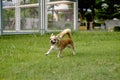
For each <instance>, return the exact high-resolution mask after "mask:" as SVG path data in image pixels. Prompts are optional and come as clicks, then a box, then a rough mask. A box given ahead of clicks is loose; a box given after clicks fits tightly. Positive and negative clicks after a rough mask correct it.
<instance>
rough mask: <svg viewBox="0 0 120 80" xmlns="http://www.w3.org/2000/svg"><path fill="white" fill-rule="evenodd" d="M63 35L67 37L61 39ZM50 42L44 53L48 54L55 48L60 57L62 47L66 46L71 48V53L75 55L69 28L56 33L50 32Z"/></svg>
mask: <svg viewBox="0 0 120 80" xmlns="http://www.w3.org/2000/svg"><path fill="white" fill-rule="evenodd" d="M65 35H68V38H65V39H62V38H63V37H64V36H65ZM50 43H51V47H50V49H49V50H48V52H47V53H45V54H46V55H48V54H50V53H51V51H52V50H54V49H56V48H57V49H58V51H59V52H58V55H57V57H58V58H60V57H62V55H61V53H62V51H63V49H64V48H66V47H69V48H71V49H72V52H73V55H75V48H74V44H73V41H72V37H71V29H64V30H63V31H62V32H61V33H59V34H58V35H54V34H53V33H52V34H51V36H50Z"/></svg>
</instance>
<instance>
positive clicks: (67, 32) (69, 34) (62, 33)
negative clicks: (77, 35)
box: [59, 29, 72, 39]
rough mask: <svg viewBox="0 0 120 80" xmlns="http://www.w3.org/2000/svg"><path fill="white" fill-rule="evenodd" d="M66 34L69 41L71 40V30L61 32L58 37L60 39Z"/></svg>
mask: <svg viewBox="0 0 120 80" xmlns="http://www.w3.org/2000/svg"><path fill="white" fill-rule="evenodd" d="M66 34H67V35H68V37H69V38H70V39H72V37H71V29H65V30H63V31H62V32H61V33H60V34H59V36H60V38H63V37H64V36H65V35H66Z"/></svg>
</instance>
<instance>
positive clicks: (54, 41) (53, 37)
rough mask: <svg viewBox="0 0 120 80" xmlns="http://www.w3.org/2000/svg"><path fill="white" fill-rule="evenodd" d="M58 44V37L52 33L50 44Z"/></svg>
mask: <svg viewBox="0 0 120 80" xmlns="http://www.w3.org/2000/svg"><path fill="white" fill-rule="evenodd" d="M57 42H58V36H56V35H54V34H53V33H52V34H51V36H50V43H51V44H56V43H57Z"/></svg>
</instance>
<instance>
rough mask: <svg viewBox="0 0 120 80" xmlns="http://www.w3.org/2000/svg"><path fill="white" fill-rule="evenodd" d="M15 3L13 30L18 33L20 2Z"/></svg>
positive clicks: (17, 0)
mask: <svg viewBox="0 0 120 80" xmlns="http://www.w3.org/2000/svg"><path fill="white" fill-rule="evenodd" d="M15 1H16V2H15V19H16V20H15V30H16V31H20V7H18V6H20V0H15Z"/></svg>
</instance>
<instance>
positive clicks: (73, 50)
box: [70, 44, 76, 55]
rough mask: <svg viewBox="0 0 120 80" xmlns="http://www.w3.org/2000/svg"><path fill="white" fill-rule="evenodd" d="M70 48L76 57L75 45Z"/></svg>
mask: <svg viewBox="0 0 120 80" xmlns="http://www.w3.org/2000/svg"><path fill="white" fill-rule="evenodd" d="M70 48H71V49H72V53H73V55H75V54H76V53H75V48H74V45H73V44H72V45H71V46H70Z"/></svg>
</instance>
